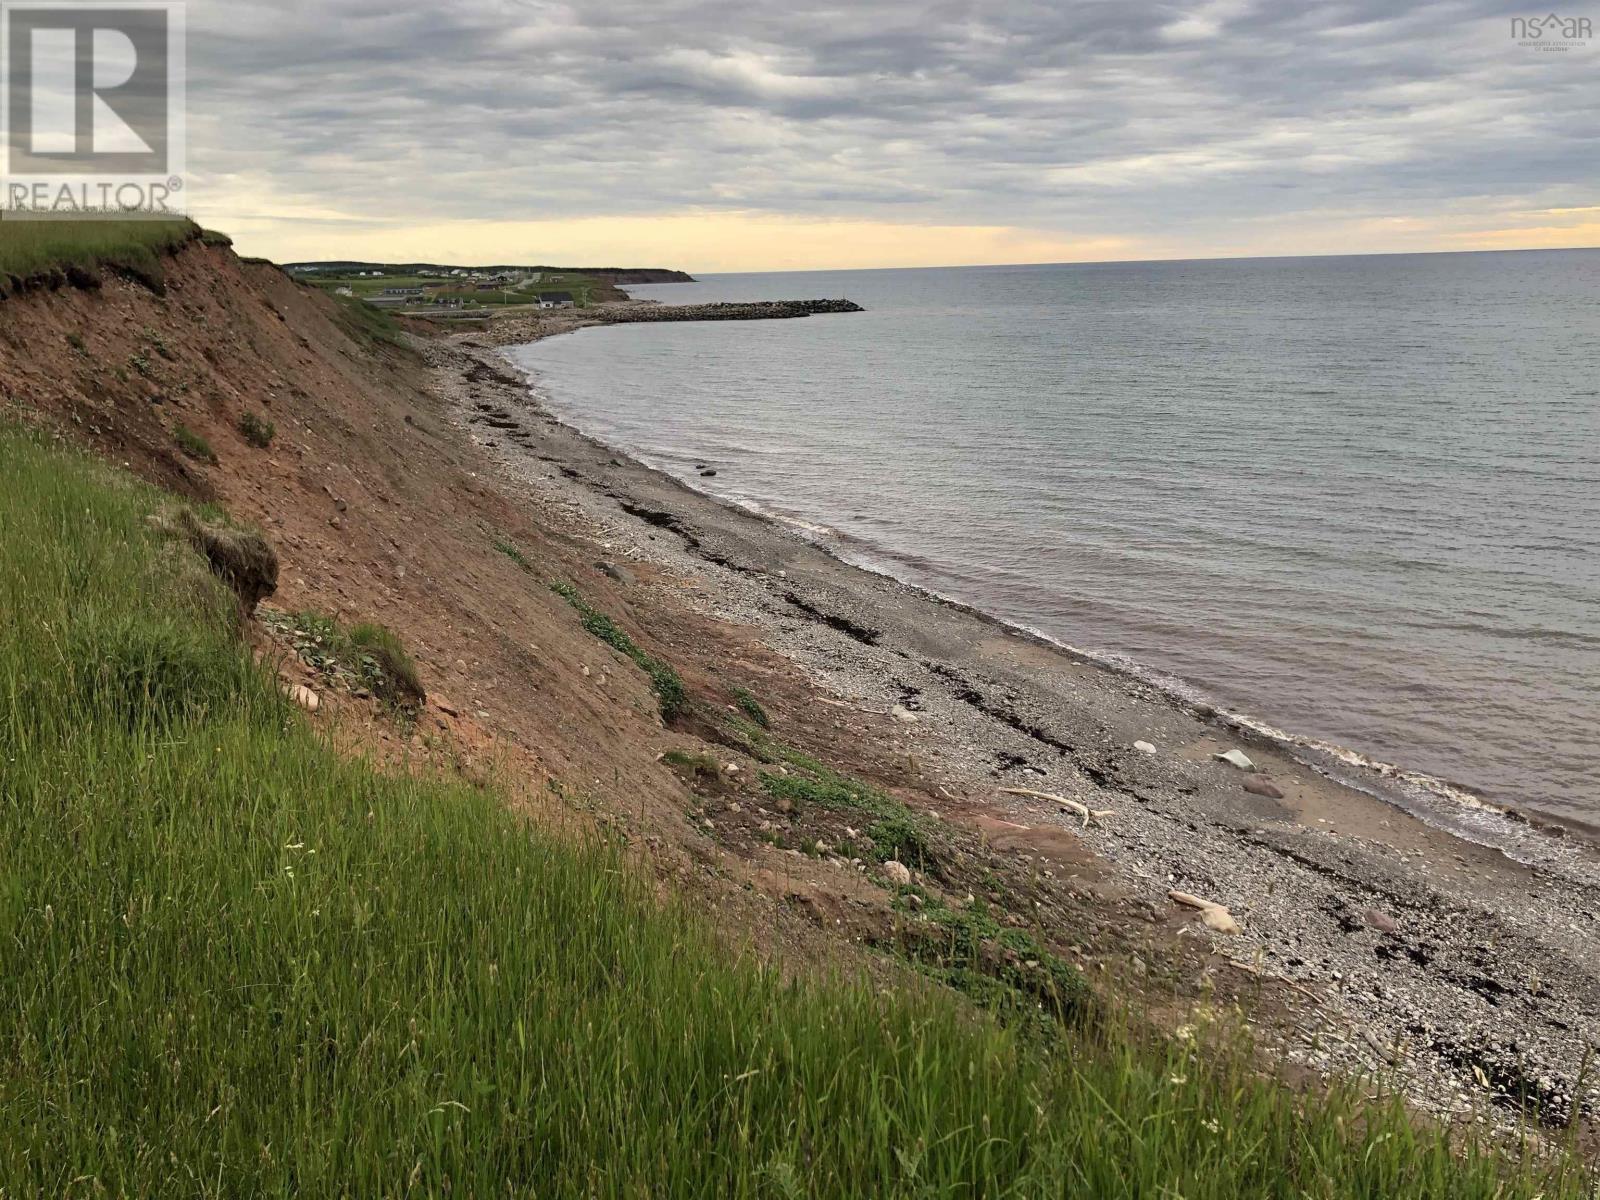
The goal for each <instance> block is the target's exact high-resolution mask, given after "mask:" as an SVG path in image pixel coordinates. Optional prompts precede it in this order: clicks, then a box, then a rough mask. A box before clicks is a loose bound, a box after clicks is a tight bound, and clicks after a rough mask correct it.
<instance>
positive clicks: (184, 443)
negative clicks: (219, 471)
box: [172, 425, 217, 467]
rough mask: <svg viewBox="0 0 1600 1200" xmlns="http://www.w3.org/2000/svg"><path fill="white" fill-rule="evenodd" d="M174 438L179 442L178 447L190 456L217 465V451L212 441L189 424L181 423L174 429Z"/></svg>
mask: <svg viewBox="0 0 1600 1200" xmlns="http://www.w3.org/2000/svg"><path fill="white" fill-rule="evenodd" d="M172 440H173V441H175V442H177V443H178V449H180V450H182V451H183V452H184V453H185V454H187V455H188V456H189V457H190V458H192V459H195V460H197V461H199V462H203V463H210V464H211V465H212V466H213V467H214V466H216V465H217V452H216V451H215V450H213V449H212V448H211V443H210V442H208V441H206V439H205V438H203V437H201V436H200V435H199V434H198V433H196V432H195V431H194V430H192V429H190V428H189V427H188V426H187V425H179V426H178V427H177V428H176V429H174V430H173V431H172Z"/></svg>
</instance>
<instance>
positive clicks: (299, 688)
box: [289, 683, 322, 712]
mask: <svg viewBox="0 0 1600 1200" xmlns="http://www.w3.org/2000/svg"><path fill="white" fill-rule="evenodd" d="M289 699H291V700H293V701H294V702H295V703H296V704H298V705H299V706H300V707H301V708H303V709H305V710H306V711H307V712H316V711H317V709H318V708H320V707H322V701H321V700H319V699H318V698H317V694H316V693H315V692H313V691H312V690H311V689H310V688H308V687H307V686H306V685H305V684H303V683H297V684H295V685H294V687H292V688H290V689H289Z"/></svg>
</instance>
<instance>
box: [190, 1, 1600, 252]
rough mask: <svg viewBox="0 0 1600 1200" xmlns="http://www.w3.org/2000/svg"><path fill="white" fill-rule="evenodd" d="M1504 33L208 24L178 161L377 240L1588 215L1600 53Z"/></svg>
mask: <svg viewBox="0 0 1600 1200" xmlns="http://www.w3.org/2000/svg"><path fill="white" fill-rule="evenodd" d="M1513 11H1518V10H1516V9H1509V8H1507V7H1506V6H1505V5H1503V4H1498V3H1490V2H1487V0H1449V2H1445V3H1434V4H1425V5H1418V6H1414V7H1412V8H1409V9H1404V10H1398V11H1397V10H1396V8H1395V7H1394V5H1393V4H1392V3H1384V2H1380V0H1351V2H1346V3H1331V4H1329V3H1304V2H1297V3H1251V2H1250V0H1213V2H1212V3H1207V4H1201V5H1179V4H1170V3H1153V2H1148V0H1145V2H1139V0H1134V2H1132V3H1121V2H1117V3H1112V2H1104V3H1100V2H1096V3H1084V4H1072V5H1061V4H1045V3H1031V4H1030V3H1021V4H994V5H975V4H950V3H943V4H934V5H932V6H929V5H926V4H917V3H909V2H907V3H901V2H899V0H894V2H890V3H879V4H865V5H863V4H848V5H847V4H838V5H829V4H820V5H810V6H807V5H804V4H796V3H791V2H788V0H785V2H784V3H777V2H775V0H750V2H749V3H746V4H744V5H741V6H739V7H737V8H734V7H729V6H727V5H725V4H712V3H691V2H687V0H665V2H663V3H646V2H643V0H608V2H605V3H592V4H589V3H586V4H558V3H547V2H544V0H533V2H513V0H490V2H480V3H466V4H463V3H456V4H439V3H437V2H436V0H428V2H421V0H385V2H381V3H380V2H378V0H325V2H323V3H317V4H311V3H300V4H279V5H263V4H260V3H248V2H246V0H210V2H208V3H205V4H204V6H203V7H202V6H200V5H195V6H191V11H190V27H191V36H190V110H191V152H190V160H191V165H192V167H193V168H194V169H195V173H196V176H197V179H198V181H199V182H200V184H201V186H202V187H203V186H204V183H205V180H206V179H207V178H208V177H211V178H231V179H270V180H272V181H273V184H274V187H275V189H276V190H278V191H279V192H281V193H284V194H288V195H293V196H299V197H304V198H306V199H307V200H312V201H316V202H317V203H318V204H320V205H322V206H323V207H326V208H331V209H337V210H341V211H354V212H371V213H373V214H374V215H375V216H376V217H378V218H380V219H401V218H402V217H403V216H405V215H407V214H409V215H410V216H411V217H412V218H414V219H418V220H431V219H439V218H474V217H482V218H489V217H494V218H501V217H532V216H569V215H592V214H596V213H602V214H631V213H658V212H669V211H677V210H682V209H684V208H686V207H704V206H708V205H709V206H713V207H714V206H717V205H727V206H737V207H740V208H748V209H755V210H762V211H771V212H782V213H799V214H809V215H821V216H843V217H850V218H859V219H905V218H907V217H911V218H914V219H917V220H930V221H931V220H938V221H972V222H979V223H984V224H1001V225H1009V224H1015V225H1030V226H1038V227H1042V228H1059V229H1067V230H1071V231H1073V232H1076V233H1103V232H1112V231H1115V230H1116V229H1117V228H1119V227H1121V226H1122V225H1125V224H1128V223H1132V224H1135V225H1139V226H1148V225H1149V224H1150V223H1151V222H1156V221H1161V222H1168V223H1170V224H1171V225H1173V226H1181V227H1184V228H1195V229H1200V228H1201V227H1202V225H1203V223H1204V221H1205V220H1206V219H1207V218H1206V215H1205V214H1207V213H1215V214H1227V218H1228V219H1229V220H1233V219H1237V218H1239V217H1250V216H1257V217H1270V216H1277V215H1283V214H1292V213H1293V212H1294V211H1296V210H1297V209H1302V208H1303V209H1304V210H1306V211H1318V212H1327V211H1339V210H1349V211H1355V212H1365V211H1372V212H1390V211H1408V210H1412V209H1415V208H1416V207H1417V206H1418V205H1422V204H1427V203H1430V202H1440V201H1451V200H1454V199H1459V198H1464V197H1505V198H1511V197H1515V196H1523V195H1534V194H1537V195H1542V196H1545V197H1547V198H1551V199H1552V200H1559V199H1563V198H1564V199H1565V200H1566V201H1568V202H1571V203H1587V202H1592V201H1593V190H1594V184H1595V164H1596V163H1597V162H1600V154H1596V152H1595V151H1596V146H1595V144H1594V143H1595V137H1596V134H1595V133H1594V132H1593V130H1592V114H1593V112H1594V111H1595V109H1596V107H1597V104H1596V101H1597V100H1600V95H1597V87H1596V83H1595V80H1596V78H1597V73H1596V71H1595V66H1596V63H1595V62H1594V55H1595V53H1596V50H1595V48H1593V47H1591V49H1590V51H1589V52H1588V53H1589V57H1588V58H1587V59H1584V58H1583V57H1581V56H1579V55H1574V56H1550V55H1544V56H1541V55H1536V54H1531V53H1529V52H1527V51H1524V50H1522V49H1520V48H1519V47H1517V46H1516V45H1515V43H1514V42H1513V40H1512V38H1511V37H1510V35H1509V15H1510V14H1511V13H1512V12H1513ZM1550 60H1556V61H1550Z"/></svg>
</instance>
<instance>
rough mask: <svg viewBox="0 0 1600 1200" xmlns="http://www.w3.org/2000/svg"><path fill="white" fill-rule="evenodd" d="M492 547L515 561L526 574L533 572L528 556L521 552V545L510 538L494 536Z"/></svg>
mask: <svg viewBox="0 0 1600 1200" xmlns="http://www.w3.org/2000/svg"><path fill="white" fill-rule="evenodd" d="M494 548H495V549H496V550H498V551H499V552H500V553H501V554H504V555H505V556H506V557H507V558H509V559H510V560H511V561H512V562H514V563H516V564H517V566H519V567H521V568H522V569H523V570H524V571H526V572H527V573H528V574H530V575H532V574H533V564H532V563H531V562H529V561H528V556H527V555H526V554H524V553H523V552H522V547H520V546H518V545H517V544H516V543H515V542H513V541H512V540H511V539H510V538H503V537H497V538H495V539H494Z"/></svg>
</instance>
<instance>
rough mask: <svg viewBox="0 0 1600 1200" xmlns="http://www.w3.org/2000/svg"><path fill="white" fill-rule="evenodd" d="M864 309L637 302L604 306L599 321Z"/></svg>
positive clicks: (775, 316)
mask: <svg viewBox="0 0 1600 1200" xmlns="http://www.w3.org/2000/svg"><path fill="white" fill-rule="evenodd" d="M865 311H866V310H865V309H863V308H862V307H861V305H859V304H857V303H856V302H855V301H853V300H752V301H747V302H745V303H729V302H723V303H718V304H637V305H627V306H625V307H618V308H607V309H605V310H604V311H603V312H602V313H601V314H600V320H601V321H602V322H604V323H605V324H608V325H621V324H627V323H629V322H633V321H773V320H784V319H786V318H790V317H809V316H811V315H812V314H814V313H853V312H865Z"/></svg>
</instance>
